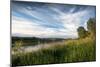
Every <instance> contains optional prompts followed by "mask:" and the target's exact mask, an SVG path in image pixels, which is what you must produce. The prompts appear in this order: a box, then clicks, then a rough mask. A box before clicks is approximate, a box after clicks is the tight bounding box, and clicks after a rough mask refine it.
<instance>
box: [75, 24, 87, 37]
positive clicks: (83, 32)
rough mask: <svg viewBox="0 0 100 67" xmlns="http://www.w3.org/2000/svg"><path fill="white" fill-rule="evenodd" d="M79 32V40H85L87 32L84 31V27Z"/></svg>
mask: <svg viewBox="0 0 100 67" xmlns="http://www.w3.org/2000/svg"><path fill="white" fill-rule="evenodd" d="M77 31H78V36H79V38H85V37H86V36H87V31H86V30H85V29H84V27H82V26H81V27H79V28H78V29H77Z"/></svg>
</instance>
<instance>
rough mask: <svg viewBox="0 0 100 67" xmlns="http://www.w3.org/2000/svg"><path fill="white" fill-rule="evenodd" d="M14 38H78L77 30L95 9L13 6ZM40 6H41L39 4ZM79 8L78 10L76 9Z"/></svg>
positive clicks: (84, 23)
mask: <svg viewBox="0 0 100 67" xmlns="http://www.w3.org/2000/svg"><path fill="white" fill-rule="evenodd" d="M13 5H14V6H13V11H12V36H21V37H22V36H23V37H40V38H48V37H49V38H77V37H78V34H77V28H78V27H79V26H84V27H85V28H86V22H87V20H88V19H89V18H90V17H94V16H95V14H94V11H93V10H94V9H90V8H87V7H86V8H84V9H80V8H81V6H80V8H79V9H78V8H77V6H72V7H71V8H70V9H69V6H65V7H63V8H61V7H60V6H59V5H57V6H56V5H55V6H53V5H48V4H46V5H43V6H41V8H40V7H38V6H36V5H34V4H33V5H31V6H30V5H26V4H13ZM38 5H39V4H38ZM76 8H77V9H76ZM93 14H94V15H93Z"/></svg>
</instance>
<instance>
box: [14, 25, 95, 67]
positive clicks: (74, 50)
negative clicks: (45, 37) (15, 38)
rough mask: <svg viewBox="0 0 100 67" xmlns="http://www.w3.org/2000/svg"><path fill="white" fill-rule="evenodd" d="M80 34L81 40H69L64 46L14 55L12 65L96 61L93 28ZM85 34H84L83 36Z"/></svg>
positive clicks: (81, 29) (82, 30)
mask: <svg viewBox="0 0 100 67" xmlns="http://www.w3.org/2000/svg"><path fill="white" fill-rule="evenodd" d="M90 26H91V25H90ZM88 30H89V29H88ZM80 31H81V32H80ZM93 31H94V29H93ZM78 32H79V36H80V38H78V39H72V40H67V41H65V43H64V44H62V45H59V46H58V45H55V46H53V47H52V48H46V49H40V50H39V51H36V52H28V53H20V52H19V53H17V54H13V55H12V65H13V66H22V65H37V64H54V63H72V62H86V61H95V60H96V41H95V40H96V39H95V33H94V32H92V31H91V28H90V30H89V31H84V29H83V28H82V27H81V28H80V29H78ZM83 32H84V34H82V33H83ZM80 33H81V34H80Z"/></svg>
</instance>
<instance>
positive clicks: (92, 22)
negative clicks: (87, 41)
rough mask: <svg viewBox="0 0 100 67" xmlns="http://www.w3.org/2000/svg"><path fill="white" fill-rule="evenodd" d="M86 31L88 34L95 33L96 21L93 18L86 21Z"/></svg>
mask: <svg viewBox="0 0 100 67" xmlns="http://www.w3.org/2000/svg"><path fill="white" fill-rule="evenodd" d="M87 29H88V31H89V32H90V33H94V34H95V33H96V20H95V19H94V18H90V19H89V20H88V22H87Z"/></svg>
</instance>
